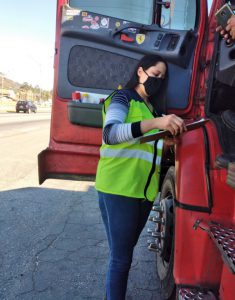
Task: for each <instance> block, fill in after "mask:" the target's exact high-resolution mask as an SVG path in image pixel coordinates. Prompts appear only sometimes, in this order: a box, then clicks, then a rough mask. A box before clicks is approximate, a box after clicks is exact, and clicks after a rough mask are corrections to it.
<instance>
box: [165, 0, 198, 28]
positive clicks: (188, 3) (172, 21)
mask: <svg viewBox="0 0 235 300" xmlns="http://www.w3.org/2000/svg"><path fill="white" fill-rule="evenodd" d="M196 7H197V2H196V0H172V1H171V6H170V8H165V7H164V6H163V7H162V15H161V27H163V28H167V29H177V30H190V29H194V27H195V22H196Z"/></svg>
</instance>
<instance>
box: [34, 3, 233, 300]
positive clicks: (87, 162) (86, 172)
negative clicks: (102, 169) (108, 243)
mask: <svg viewBox="0 0 235 300" xmlns="http://www.w3.org/2000/svg"><path fill="white" fill-rule="evenodd" d="M97 2H98V1H94V0H57V23H56V24H57V28H56V43H55V48H56V49H55V50H56V51H55V61H54V66H55V81H54V83H55V85H54V94H53V102H52V118H51V134H50V142H49V146H48V148H47V149H45V150H44V151H42V152H41V153H40V154H39V156H38V161H39V181H40V184H41V183H42V182H43V181H44V180H46V179H47V178H59V179H77V180H92V179H93V180H94V178H95V174H96V167H97V163H98V160H99V153H100V151H99V150H100V145H101V143H102V103H103V102H104V99H105V98H106V96H107V95H109V94H110V93H111V92H112V91H113V90H116V89H119V88H122V87H123V86H125V83H126V82H127V81H128V79H129V78H130V76H131V73H132V71H133V69H134V68H135V66H136V64H137V62H138V61H139V60H140V59H141V58H142V57H143V55H144V54H159V55H161V56H162V57H164V58H165V59H166V60H167V62H168V66H169V68H168V72H169V80H168V88H167V93H166V99H165V101H164V97H162V98H160V97H159V99H156V105H154V106H155V108H156V109H159V110H160V112H163V111H166V112H165V113H167V114H171V113H175V114H177V115H179V116H180V117H182V118H183V119H184V120H185V121H186V122H192V121H195V120H198V119H200V118H205V117H206V118H207V119H209V121H208V122H207V123H206V124H204V125H203V126H201V127H200V128H198V129H196V130H191V131H188V132H186V133H184V134H183V135H182V136H181V137H180V140H179V143H177V144H176V145H175V146H169V145H166V144H165V145H164V150H163V156H162V160H161V180H160V192H161V193H160V194H159V197H158V199H156V201H155V205H154V207H153V211H152V212H151V216H150V218H149V220H150V221H152V222H151V228H149V230H148V232H149V234H150V240H149V246H148V249H149V250H151V251H153V252H156V261H157V265H156V270H157V272H158V275H159V278H160V284H161V291H162V295H163V299H168V300H172V299H177V300H184V299H193V300H195V299H201V300H202V299H204V300H215V299H218V298H219V299H220V300H234V299H235V288H234V287H235V192H234V191H235V190H234V189H235V159H234V156H235V129H234V128H233V127H232V126H227V125H226V124H225V122H224V119H222V117H223V116H221V115H222V112H223V111H225V112H226V111H227V110H228V112H230V110H235V109H233V107H234V106H233V105H234V99H235V80H234V78H235V77H234V74H235V44H234V45H232V46H231V47H227V46H226V44H225V43H224V41H223V40H222V39H220V38H219V35H218V34H217V33H216V32H215V28H216V26H217V23H216V19H215V13H216V11H217V10H218V9H219V8H220V7H221V6H222V5H223V4H224V2H228V3H229V4H233V5H235V1H222V0H213V1H211V0H208V1H206V0H171V1H155V0H145V1H143V0H135V1H132V0H125V1H121V0H108V1H107V0H99V4H97ZM208 8H210V12H209V14H208ZM136 121H139V120H136ZM229 124H230V123H229ZM149 171H151V170H149ZM97 213H98V212H97ZM94 235H95V233H94ZM146 244H147V241H146ZM151 268H155V263H153V264H152V265H151ZM152 285H153V287H152V288H153V289H155V288H156V286H155V283H154V282H152ZM146 300H147V299H146Z"/></svg>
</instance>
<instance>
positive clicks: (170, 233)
mask: <svg viewBox="0 0 235 300" xmlns="http://www.w3.org/2000/svg"><path fill="white" fill-rule="evenodd" d="M175 197H176V196H175V168H174V167H170V168H169V169H168V171H167V174H166V176H165V178H164V181H163V184H162V190H161V197H160V204H161V205H162V207H163V208H164V211H163V213H162V218H163V219H164V218H165V225H163V226H162V229H161V230H160V231H163V233H164V235H165V239H164V240H162V251H160V252H159V253H158V254H157V273H158V276H159V278H160V284H161V292H162V296H163V298H164V299H165V300H174V299H175V297H176V287H175V281H174V276H173V267H174V199H175ZM161 202H162V203H161ZM164 226H165V228H164ZM164 230H165V231H164Z"/></svg>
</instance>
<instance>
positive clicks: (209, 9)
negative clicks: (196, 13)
mask: <svg viewBox="0 0 235 300" xmlns="http://www.w3.org/2000/svg"><path fill="white" fill-rule="evenodd" d="M212 2H213V0H207V7H208V16H209V14H210V11H211V6H212Z"/></svg>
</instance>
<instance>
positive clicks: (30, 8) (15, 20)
mask: <svg viewBox="0 0 235 300" xmlns="http://www.w3.org/2000/svg"><path fill="white" fill-rule="evenodd" d="M0 4H1V9H0V72H2V73H3V74H4V76H6V77H7V78H9V79H13V80H15V81H17V82H19V83H23V82H28V83H30V84H32V85H33V86H35V85H37V84H38V85H39V86H41V87H42V88H43V89H49V90H50V89H52V88H53V59H54V45H55V22H56V0H36V1H35V0H7V1H4V0H0Z"/></svg>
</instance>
